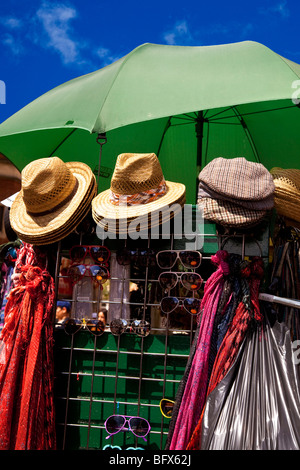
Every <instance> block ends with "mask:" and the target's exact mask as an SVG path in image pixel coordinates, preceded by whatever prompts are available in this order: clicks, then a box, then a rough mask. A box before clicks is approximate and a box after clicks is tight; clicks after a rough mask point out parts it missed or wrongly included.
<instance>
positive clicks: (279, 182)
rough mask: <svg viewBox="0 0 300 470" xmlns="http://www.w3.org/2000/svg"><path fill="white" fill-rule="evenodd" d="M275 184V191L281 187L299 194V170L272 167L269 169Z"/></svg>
mask: <svg viewBox="0 0 300 470" xmlns="http://www.w3.org/2000/svg"><path fill="white" fill-rule="evenodd" d="M270 173H271V175H272V177H273V180H274V184H275V191H276V190H277V189H282V190H285V191H287V192H292V193H297V194H299V195H300V170H297V169H293V168H291V169H284V168H278V167H274V168H272V169H271V170H270Z"/></svg>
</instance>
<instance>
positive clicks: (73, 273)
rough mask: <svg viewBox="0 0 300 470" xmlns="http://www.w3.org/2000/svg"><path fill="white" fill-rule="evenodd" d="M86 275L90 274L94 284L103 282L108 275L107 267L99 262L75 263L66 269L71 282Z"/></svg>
mask: <svg viewBox="0 0 300 470" xmlns="http://www.w3.org/2000/svg"><path fill="white" fill-rule="evenodd" d="M86 275H88V276H90V277H91V278H92V279H93V281H94V282H95V283H96V284H104V283H105V282H106V281H107V280H108V279H109V277H110V275H109V271H108V270H107V268H106V267H105V266H100V265H99V264H76V265H73V266H70V267H69V268H68V270H67V276H68V277H70V279H71V282H72V283H73V284H76V283H77V282H79V281H80V280H81V279H82V278H83V277H84V276H86Z"/></svg>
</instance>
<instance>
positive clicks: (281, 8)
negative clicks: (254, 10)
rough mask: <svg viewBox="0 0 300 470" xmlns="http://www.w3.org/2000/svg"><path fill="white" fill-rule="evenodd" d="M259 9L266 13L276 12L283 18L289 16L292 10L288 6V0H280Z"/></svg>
mask: <svg viewBox="0 0 300 470" xmlns="http://www.w3.org/2000/svg"><path fill="white" fill-rule="evenodd" d="M259 11H260V13H263V14H265V15H270V14H274V13H275V14H278V15H280V16H281V17H282V18H288V17H289V16H290V10H289V8H288V4H287V0H282V1H281V2H278V3H276V4H274V5H273V6H270V7H268V8H260V9H259Z"/></svg>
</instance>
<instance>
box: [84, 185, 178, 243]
mask: <svg viewBox="0 0 300 470" xmlns="http://www.w3.org/2000/svg"><path fill="white" fill-rule="evenodd" d="M175 203H176V204H175ZM184 203H185V193H184V195H183V196H182V197H181V198H180V199H178V200H177V201H174V202H173V203H172V204H171V205H170V206H171V207H172V212H169V211H168V210H166V212H164V211H163V210H160V209H159V208H156V209H155V211H152V212H148V213H147V214H145V215H143V216H139V217H138V220H137V217H131V218H130V219H118V218H116V219H107V218H102V217H99V216H98V215H97V214H95V213H94V212H92V217H93V219H94V221H95V222H96V223H97V225H99V226H100V227H101V228H103V229H104V230H105V231H107V227H109V228H110V229H111V230H110V231H112V232H114V233H117V234H125V233H129V234H130V233H131V232H132V231H133V232H136V225H137V224H138V223H139V224H140V226H141V228H142V230H144V229H145V228H147V229H148V230H150V229H151V228H154V227H157V226H159V225H162V224H164V223H166V222H167V221H169V220H171V219H173V218H174V217H175V216H176V215H177V214H178V213H180V212H181V210H182V207H183V206H184ZM173 204H175V206H173ZM164 207H167V206H164ZM134 221H136V222H137V224H135V223H134Z"/></svg>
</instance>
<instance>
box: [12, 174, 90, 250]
mask: <svg viewBox="0 0 300 470" xmlns="http://www.w3.org/2000/svg"><path fill="white" fill-rule="evenodd" d="M96 194H97V184H96V181H94V182H93V184H92V185H91V188H90V190H89V192H88V195H87V198H86V199H85V201H83V203H82V204H80V206H79V207H78V209H77V211H76V212H74V214H73V215H72V216H71V218H70V219H68V221H67V222H66V223H65V224H64V225H63V226H62V227H60V229H58V230H55V231H53V232H51V233H49V234H46V235H40V236H34V235H24V234H17V235H18V236H19V238H20V239H21V240H22V241H24V242H26V243H30V244H32V245H49V244H51V243H55V242H58V241H60V240H62V239H63V238H65V237H67V236H68V235H70V233H72V232H73V231H74V230H75V229H76V227H77V226H78V225H79V224H80V222H82V220H83V219H84V218H85V217H86V216H87V215H88V213H89V212H90V210H91V202H92V199H93V198H94V197H95V196H96Z"/></svg>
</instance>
